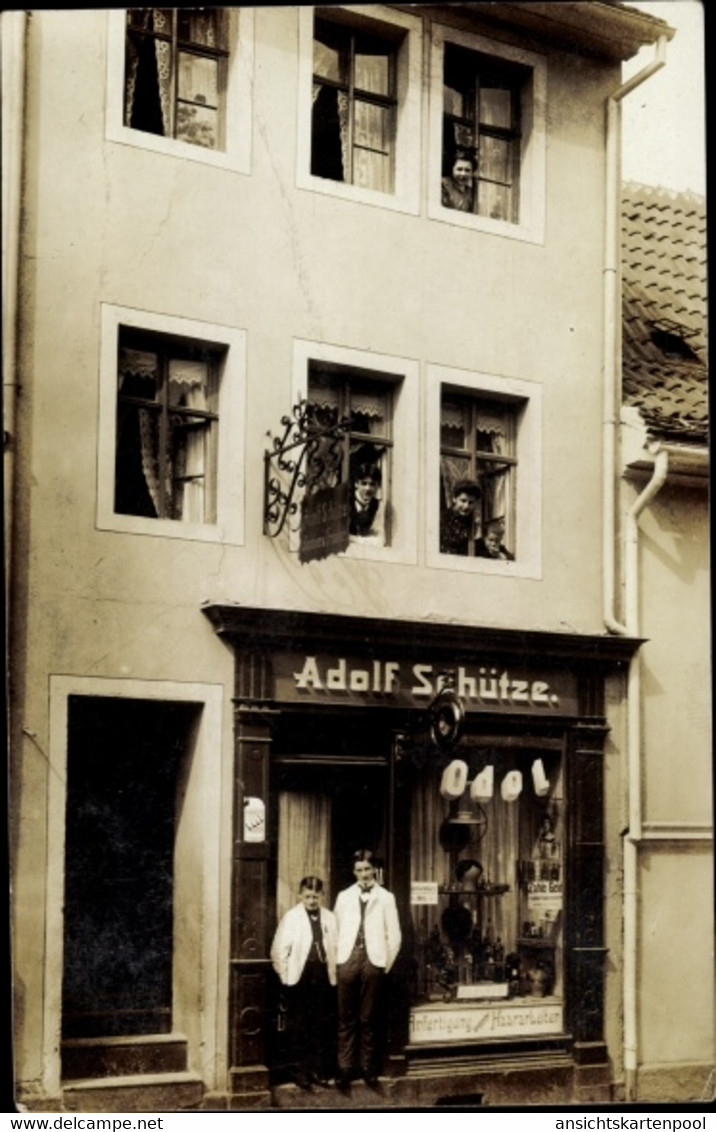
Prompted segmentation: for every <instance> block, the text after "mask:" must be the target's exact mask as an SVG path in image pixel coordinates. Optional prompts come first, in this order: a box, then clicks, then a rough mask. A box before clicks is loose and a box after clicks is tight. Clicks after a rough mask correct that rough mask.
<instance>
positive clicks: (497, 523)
mask: <svg viewBox="0 0 716 1132" xmlns="http://www.w3.org/2000/svg"><path fill="white" fill-rule="evenodd" d="M426 383H427V405H426V426H427V433H426V435H427V443H426V467H427V468H428V471H429V480H428V489H427V499H426V505H427V545H426V561H427V564H428V566H434V567H439V568H441V569H450V570H459V571H464V572H468V573H479V574H489V575H493V576H501V577H521V578H540V577H541V576H542V387H541V385H540V384H539V383H537V382H532V381H524V380H523V379H522V378H515V377H508V376H506V375H504V376H503V375H497V374H487V373H473V372H470V371H469V370H461V369H454V368H451V367H447V366H439V365H434V364H432V363H429V364H428V366H427V374H426Z"/></svg>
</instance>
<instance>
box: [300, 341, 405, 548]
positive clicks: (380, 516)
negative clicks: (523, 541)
mask: <svg viewBox="0 0 716 1132" xmlns="http://www.w3.org/2000/svg"><path fill="white" fill-rule="evenodd" d="M293 350H294V376H293V389H292V394H293V400H294V403H299V402H306V413H307V422H306V423H307V429H308V431H311V430H315V433H314V437H313V441H314V442H315V444H312V445H311V450H310V452H309V453H308V454H307V456H306V465H305V467H304V471H305V472H306V474H307V477H308V481H309V490H310V491H314V490H318V489H320V488H330V489H332V488H336V487H338V486H339V485H341V491H340V492H337V493H336V495H337V496H339V497H340V498H341V500H342V502H343V506H344V507H345V500H346V498H347V500H348V501H349V507H348V511H349V515H348V523H349V532H348V546H347V548H346V550H345V551H343V552H342V553H343V554H345V556H346V558H357V559H364V560H372V561H375V562H400V563H404V564H414V563H415V562H417V553H418V546H417V543H418V516H417V507H416V491H417V475H416V471H415V469H416V467H417V466H418V464H419V458H418V438H419V433H420V420H419V412H420V401H419V386H420V368H419V365H418V363H417V362H416V361H415V360H414V359H412V358H401V357H395V356H393V355H390V354H378V353H376V352H374V351H372V350H358V349H355V348H354V347H351V346H337V345H335V344H334V343H327V342H311V341H308V340H305V339H295V340H294V344H293ZM336 425H339V426H340V427H339V428H338V429H335V428H334V426H336ZM319 431H320V432H321V433H322V435H318V433H319ZM344 517H345V510H344V512H343V516H342V518H341V522H343V520H344ZM297 533H298V532H297V530H296V531H293V533H292V538H291V541H290V546H291V549H292V550H298V549H299V540H298V538H297V537H296V536H297Z"/></svg>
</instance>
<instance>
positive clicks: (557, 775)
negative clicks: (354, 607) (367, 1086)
mask: <svg viewBox="0 0 716 1132" xmlns="http://www.w3.org/2000/svg"><path fill="white" fill-rule="evenodd" d="M205 612H206V613H207V615H208V616H209V618H210V619H211V621H212V623H213V625H214V627H215V629H216V631H217V633H219V634H220V636H221V637H222V638H223V639H224V640H225V641H226V642H227V643H228V644H229V645H230V646H231V647H232V649H233V650H234V652H235V657H236V688H235V739H236V773H235V791H236V793H235V825H234V861H233V897H232V899H233V910H232V941H231V982H230V986H231V1001H230V1034H229V1054H230V1065H231V1070H230V1076H231V1080H230V1089H229V1091H230V1095H231V1100H230V1103H231V1104H233V1105H234V1107H242V1106H244V1105H246V1106H248V1105H251V1104H254V1103H262V1098H265V1097H266V1095H267V1094H268V1093H269V1092H270V1090H271V1088H272V1087H273V1086H274V1085H276V1084H280V1082H281V1056H280V1029H281V1018H280V1004H279V1003H278V998H277V994H276V985H275V980H274V976H273V972H272V969H271V965H270V962H269V959H268V955H269V948H270V944H271V939H272V935H273V932H274V930H275V926H276V923H277V919H278V918H279V917H280V916H281V915H282V914H283V912H285V911H286V910H287V909H288V908H289V907H290V906H291V905H292V904H293V903H295V901H296V898H297V891H298V882H299V880H300V878H301V877H302V876H304V875H306V874H308V873H316V874H318V875H320V876H321V877H322V878H323V880H324V884H325V889H326V904H327V905H328V906H332V905H333V903H334V902H335V898H336V895H337V893H338V892H339V891H340V890H341V889H342V888H344V887H346V886H347V885H349V884H351V883H352V881H353V877H352V874H351V853H352V852H353V850H354V849H355V848H357V847H358V846H371V847H372V848H373V849H374V851H375V853H376V856H377V859H378V861H379V864H380V877H379V879H381V880H382V883H384V884H385V885H386V887H387V888H389V889H390V890H391V891H392V892H393V893H394V894H395V897H396V901H397V904H398V910H399V915H400V920H401V929H402V935H403V944H402V948H401V953H400V956H399V958H398V961H397V962H396V965H395V967H394V968H393V970H392V972H391V974H390V994H389V1017H388V1019H387V1026H386V1049H385V1060H384V1073H385V1075H386V1079H387V1081H388V1083H389V1091H390V1095H391V1097H392V1103H398V1104H400V1103H404V1104H406V1105H407V1104H415V1103H417V1104H426V1105H433V1104H435V1103H437V1102H438V1101H440V1100H441V1099H445V1098H449V1097H457V1098H460V1097H466V1098H467V1097H469V1098H470V1099H471V1102H472V1103H486V1104H491V1105H494V1104H505V1103H510V1104H520V1103H522V1104H554V1103H565V1102H568V1101H570V1100H573V1099H578V1100H583V1101H584V1100H589V1099H595V1100H605V1099H608V1095H609V1092H608V1091H609V1083H610V1067H609V1059H608V1052H607V1046H606V1041H605V1034H604V977H605V959H606V954H607V953H606V948H605V931H604V927H605V925H604V875H605V867H606V854H607V846H606V845H605V841H604V822H603V806H604V802H603V798H604V770H603V761H604V749H605V740H606V736H607V734H608V730H609V728H608V723H607V719H606V715H605V690H606V682H607V680H608V679H609V678H611V677H616V678H617V682H618V679H619V676H620V673H625V672H626V668H627V665H628V661H629V657H630V655H631V654H632V652H633V651H634V649H635V648H636V647H637V646H638V642H636V641H632V640H627V639H625V638H615V637H593V636H577V635H569V636H568V635H566V634H548V633H519V632H514V631H504V630H496V629H482V628H467V627H459V626H454V625H438V624H432V623H429V624H417V623H415V624H414V623H408V622H391V621H386V620H372V619H368V618H353V617H337V616H327V615H320V614H310V613H295V612H284V611H267V610H259V609H248V608H242V607H235V606H230V607H225V606H218V605H216V606H207V607H206V608H205ZM617 686H618V684H617Z"/></svg>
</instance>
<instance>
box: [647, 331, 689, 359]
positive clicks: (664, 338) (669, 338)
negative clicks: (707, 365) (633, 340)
mask: <svg viewBox="0 0 716 1132" xmlns="http://www.w3.org/2000/svg"><path fill="white" fill-rule="evenodd" d="M693 333H694V331H692V330H686V328H685V327H681V326H678V325H677V324H676V323H670V324H669V325H668V326H667V325H665V324H663V323H652V327H651V333H650V338H651V341H652V342H653V343H654V345H655V346H656V347H657V349H659V350H661V352H662V354H664V356H665V357H666V358H668V359H669V360H670V361H679V362H698V360H699V358H698V355H697V354H696V353H695V352H694V350H692V348H691V346H689V344H688V342H687V341H686V338H687V337H688V336H690V335H692V334H693Z"/></svg>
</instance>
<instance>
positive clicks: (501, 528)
mask: <svg viewBox="0 0 716 1132" xmlns="http://www.w3.org/2000/svg"><path fill="white" fill-rule="evenodd" d="M504 533H505V523H504V519H491V520H490V522H489V523H488V524H487V528H486V530H485V534H484V536H483V537H482V538H479V539H478V540H477V542H476V543H475V554H476V555H477V557H478V558H499V559H501V561H503V562H514V560H515V556H514V554H512V553H511V551H509V550H508V549H507V547H506V546H505V544H504V543H503V541H502V538H503V536H504Z"/></svg>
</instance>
